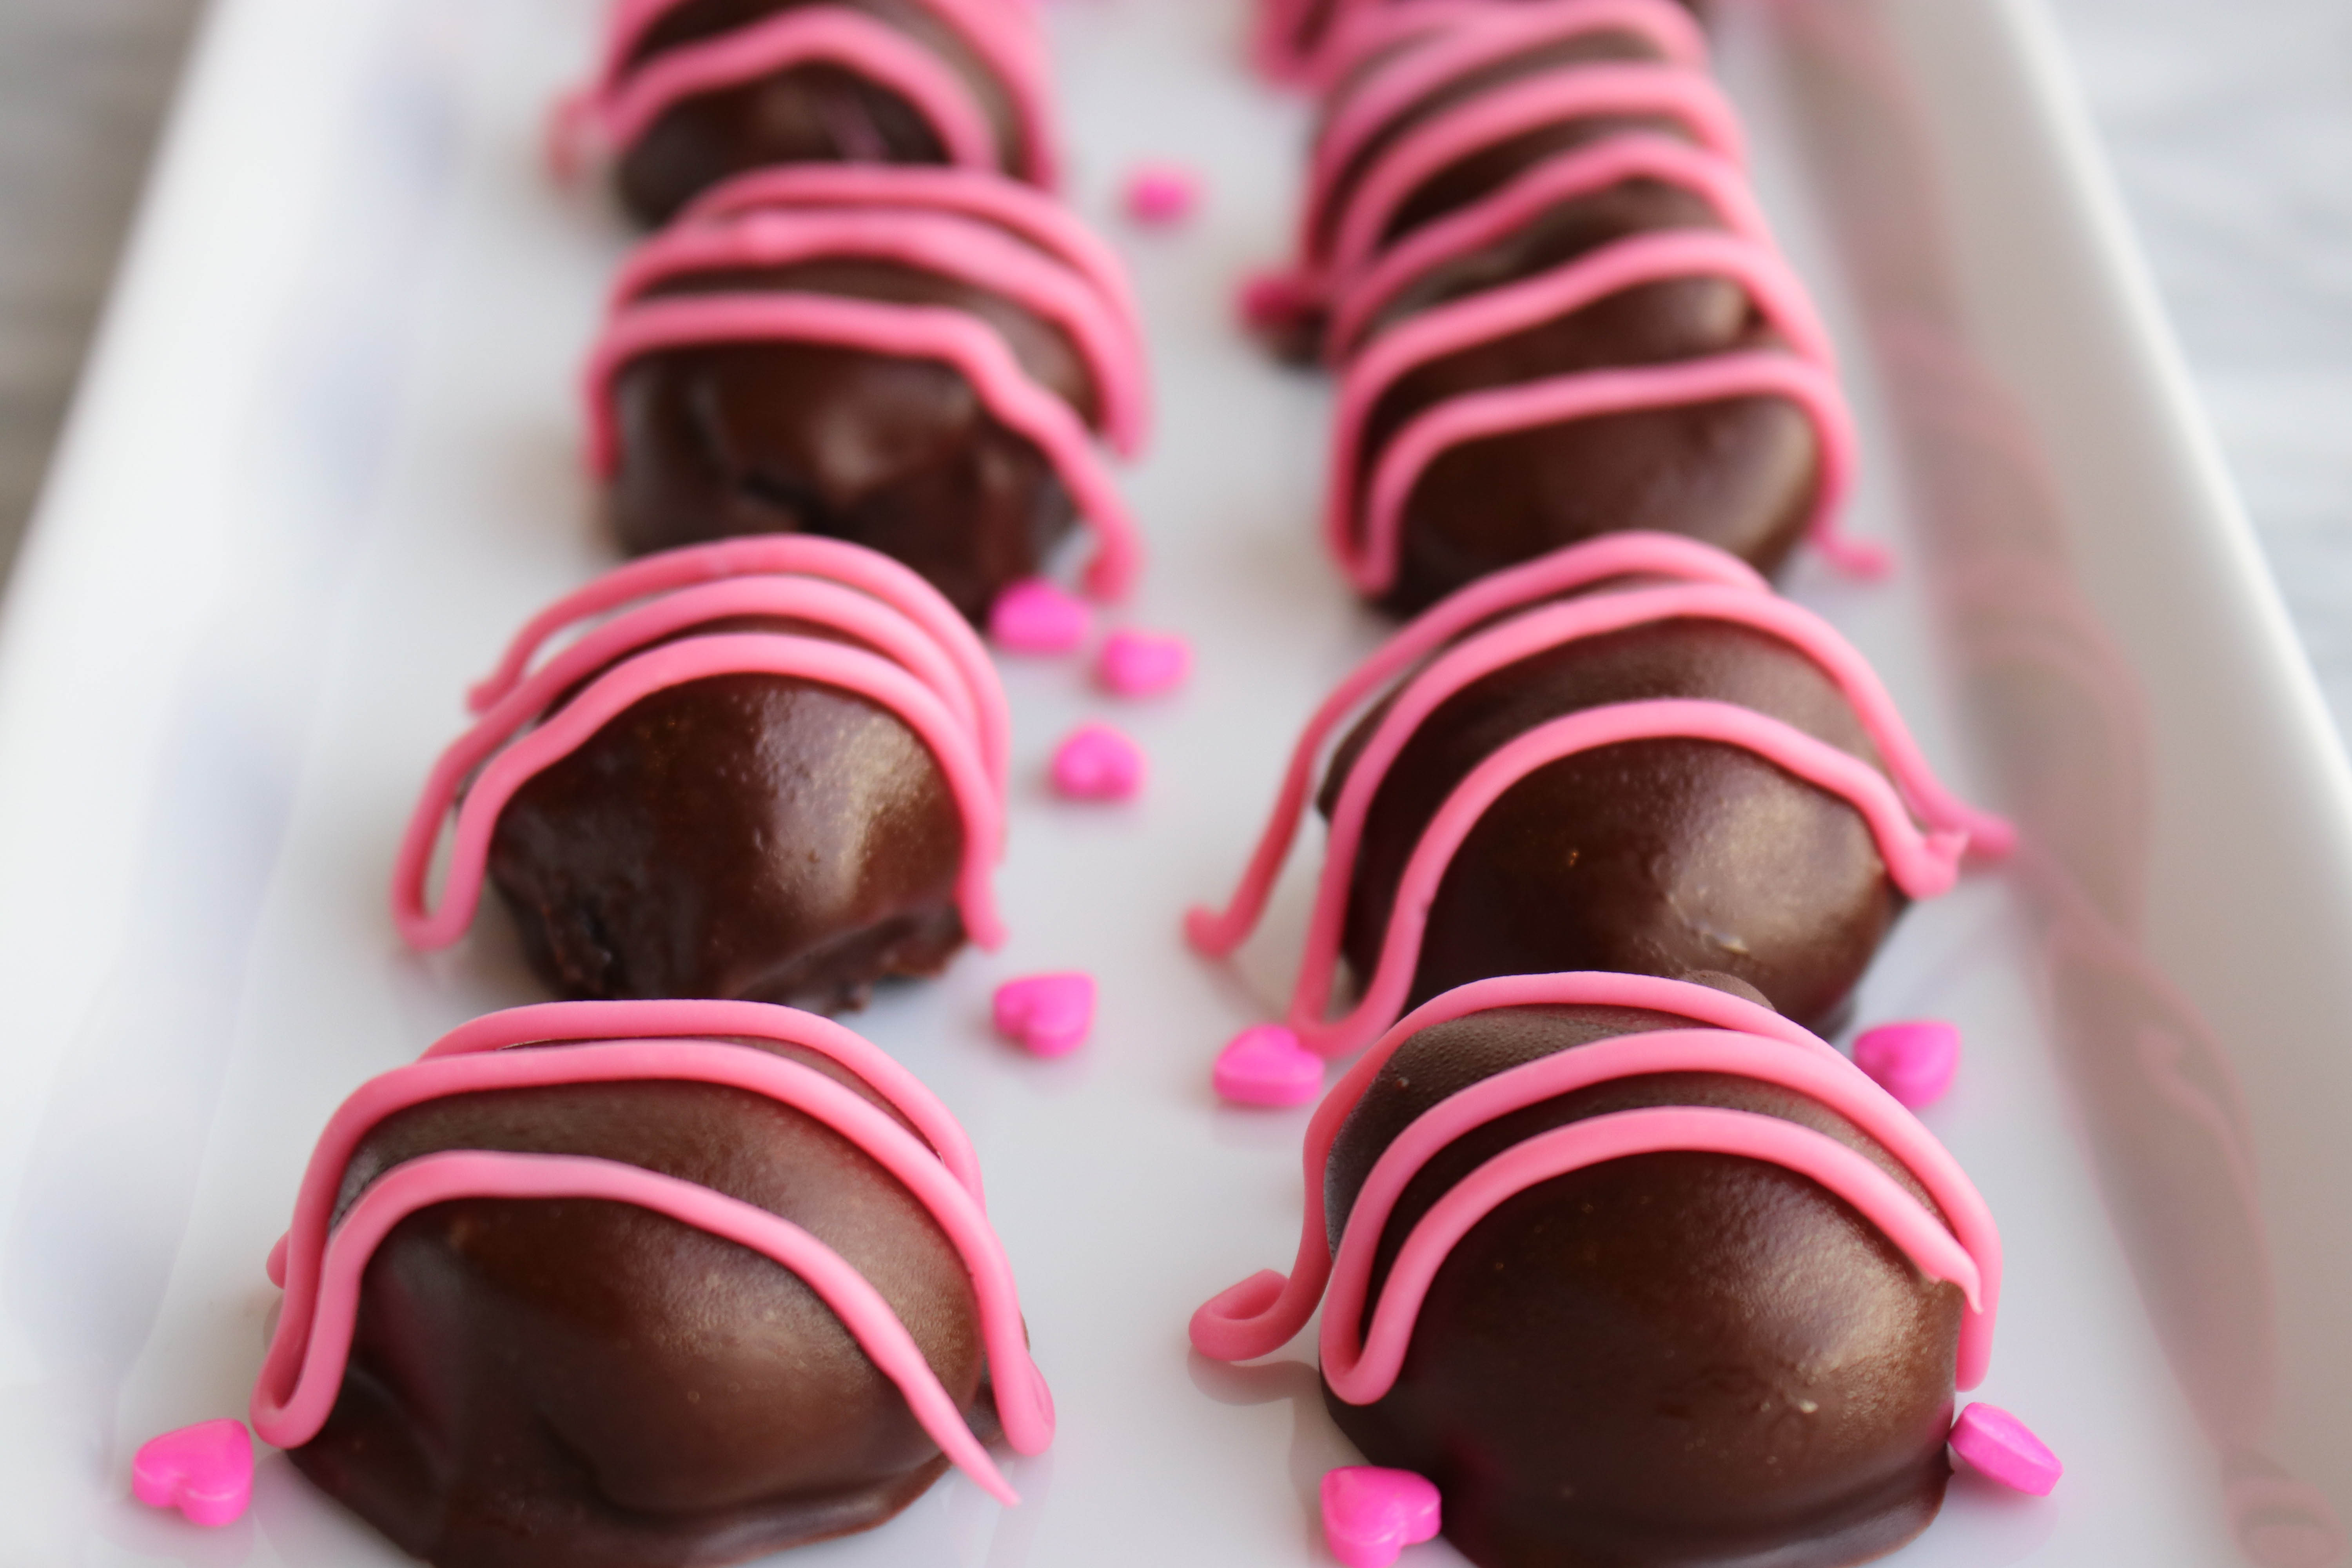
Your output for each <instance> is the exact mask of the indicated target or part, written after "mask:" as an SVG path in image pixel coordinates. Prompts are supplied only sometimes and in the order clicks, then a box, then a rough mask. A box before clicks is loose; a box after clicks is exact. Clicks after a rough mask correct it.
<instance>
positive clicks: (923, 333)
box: [586, 292, 1142, 601]
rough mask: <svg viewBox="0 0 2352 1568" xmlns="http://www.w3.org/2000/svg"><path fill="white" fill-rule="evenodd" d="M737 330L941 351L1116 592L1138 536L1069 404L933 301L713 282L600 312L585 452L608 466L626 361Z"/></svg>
mask: <svg viewBox="0 0 2352 1568" xmlns="http://www.w3.org/2000/svg"><path fill="white" fill-rule="evenodd" d="M742 342H819V343H826V344H831V345H835V346H839V347H842V348H850V349H859V350H863V351H865V352H866V353H877V354H887V355H893V356H896V357H898V358H902V359H930V360H938V361H940V362H942V363H946V364H948V365H950V366H951V367H952V368H954V369H955V370H956V371H957V372H959V373H960V374H962V375H963V377H964V378H965V379H966V380H967V381H969V382H971V385H972V389H973V390H974V391H975V392H976V393H978V394H979V395H980V399H981V401H982V404H983V405H985V406H986V407H987V409H988V411H989V413H990V414H991V415H992V416H994V417H995V418H996V419H997V420H998V421H1000V422H1001V423H1003V425H1005V426H1008V427H1009V428H1011V429H1012V430H1013V431H1014V432H1015V433H1016V434H1018V435H1020V436H1023V437H1026V438H1027V439H1028V440H1029V441H1031V442H1032V443H1034V445H1035V446H1036V447H1037V448H1038V449H1039V450H1040V451H1042V452H1043V453H1044V454H1045V458H1046V460H1047V461H1048V462H1050V463H1052V464H1053V466H1054V469H1055V472H1056V473H1057V474H1058V475H1060V477H1061V479H1062V482H1063V483H1064V484H1065V485H1066V486H1067V487H1068V488H1069V490H1070V493H1071V497H1072V499H1073V500H1075V501H1076V504H1077V508H1078V510H1079V512H1080V514H1081V515H1083V516H1084V517H1085V518H1086V520H1087V522H1088V523H1089V524H1090V525H1092V527H1093V529H1094V531H1095V539H1096V551H1095V556H1094V559H1093V560H1092V561H1091V562H1090V563H1088V564H1087V574H1086V584H1087V591H1088V592H1089V593H1091V594H1093V595H1095V596H1096V597H1097V598H1101V599H1106V600H1113V601H1116V600H1118V599H1121V598H1124V597H1125V596H1126V595H1127V592H1128V590H1129V588H1130V587H1131V586H1132V585H1133V583H1134V579H1135V574H1136V572H1137V570H1138V568H1139V565H1140V563H1141V556H1142V545H1141V542H1140V541H1139V539H1138V537H1137V535H1136V530H1135V524H1134V521H1133V520H1132V518H1131V517H1130V516H1129V512H1128V510H1127V503H1126V501H1125V500H1123V499H1122V498H1121V497H1120V495H1119V493H1118V487H1117V486H1115V485H1113V484H1112V483H1111V482H1110V478H1109V476H1108V474H1106V473H1105V472H1104V471H1103V467H1102V465H1101V463H1100V462H1098V461H1097V459H1096V457H1095V454H1094V448H1093V446H1092V444H1091V442H1090V441H1089V439H1088V437H1087V428H1086V426H1085V424H1084V423H1083V422H1082V421H1081V420H1080V419H1079V418H1078V416H1077V413H1076V410H1074V409H1073V408H1071V406H1070V405H1068V404H1066V403H1065V402H1063V401H1062V399H1061V398H1059V397H1057V396H1055V395H1054V394H1053V393H1051V392H1049V391H1047V390H1046V389H1045V388H1044V387H1042V386H1040V385H1038V384H1036V383H1035V382H1034V381H1032V380H1031V379H1030V378H1029V376H1028V374H1027V373H1026V372H1024V370H1023V369H1022V368H1021V366H1020V363H1019V362H1018V361H1016V360H1015V359H1014V358H1013V351H1012V350H1011V349H1010V348H1007V347H1006V346H1005V343H1004V340H1003V338H1001V337H999V336H997V334H996V332H995V331H994V330H993V329H992V328H991V327H990V326H989V325H988V324H987V323H986V322H984V321H981V320H980V319H979V318H978V317H976V316H972V315H970V314H968V313H966V312H964V311H961V310H946V309H943V308H940V307H937V306H929V305H884V304H877V303H876V302H874V301H872V300H850V299H843V298H839V297H837V296H832V295H822V294H798V293H790V292H776V293H764V294H710V295H700V296H693V297H686V298H678V299H665V300H646V301H644V302H642V303H640V304H636V305H632V306H630V307H629V308H628V309H627V310H623V311H621V312H620V313H619V314H617V315H615V316H614V317H613V318H612V319H611V320H610V321H607V322H606V323H605V327H604V335H603V336H602V337H601V338H600V339H599V340H598V342H597V343H596V347H595V352H594V354H593V358H592V359H591V361H590V364H589V368H588V374H587V378H586V381H587V402H588V419H589V432H590V435H589V440H590V447H589V451H590V456H591V459H592V461H593V464H594V467H595V469H596V471H597V473H599V474H600V475H604V476H608V477H609V476H610V475H611V474H612V472H613V470H614V468H615V467H616V466H617V464H618V461H619V457H620V429H619V421H618V419H617V417H616V416H615V413H614V406H613V395H614V378H615V377H616V376H617V375H618V374H619V373H620V369H621V367H622V366H623V365H625V364H626V363H629V362H630V361H631V360H634V359H636V358H638V357H640V356H642V355H645V354H650V353H660V352H661V351H663V350H665V349H675V348H688V347H705V346H712V345H719V344H727V343H742Z"/></svg>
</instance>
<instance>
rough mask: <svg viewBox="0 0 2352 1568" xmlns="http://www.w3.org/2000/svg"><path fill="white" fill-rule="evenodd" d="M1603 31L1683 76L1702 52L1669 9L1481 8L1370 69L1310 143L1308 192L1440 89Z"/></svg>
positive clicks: (1600, 1)
mask: <svg viewBox="0 0 2352 1568" xmlns="http://www.w3.org/2000/svg"><path fill="white" fill-rule="evenodd" d="M1604 30H1606V31H1614V32H1632V33H1636V34H1640V35H1642V36H1643V37H1646V38H1648V40H1649V41H1650V42H1651V43H1653V44H1654V45H1656V46H1657V47H1658V49H1659V52H1660V53H1662V54H1664V55H1665V56H1666V57H1667V58H1668V59H1669V60H1670V61H1673V62H1674V63H1675V64H1678V65H1681V66H1683V67H1684V68H1685V69H1688V68H1690V67H1691V61H1690V58H1689V57H1690V56H1691V55H1692V54H1693V53H1694V52H1696V54H1697V55H1698V56H1700V57H1701V58H1704V56H1705V52H1706V51H1705V48H1704V47H1703V46H1696V47H1695V36H1696V34H1697V32H1698V26H1697V24H1696V23H1695V22H1693V21H1692V20H1691V19H1690V16H1689V14H1688V13H1687V12H1684V11H1682V10H1680V9H1679V8H1678V7H1675V6H1672V5H1646V4H1643V3H1642V0H1583V3H1580V4H1579V5H1574V6H1572V7H1570V9H1568V10H1567V11H1565V12H1560V11H1556V10H1554V9H1552V8H1551V7H1549V6H1538V5H1486V6H1484V7H1482V8H1481V9H1478V10H1476V11H1472V12H1468V13H1465V14H1464V15H1463V16H1459V17H1457V18H1455V19H1454V21H1453V22H1452V24H1451V25H1450V26H1446V27H1445V28H1444V30H1443V31H1442V32H1436V33H1433V34H1431V35H1430V37H1429V38H1428V40H1427V41H1426V42H1424V43H1423V44H1422V45H1421V46H1420V47H1416V48H1412V49H1407V50H1403V51H1402V52H1400V53H1399V54H1398V55H1397V56H1395V57H1394V58H1391V59H1389V60H1388V61H1386V62H1384V63H1383V64H1381V65H1380V66H1379V67H1377V68H1374V69H1373V70H1372V71H1371V72H1370V74H1369V75H1368V76H1367V77H1365V79H1363V80H1362V81H1361V82H1360V83H1358V84H1357V85H1356V86H1355V87H1353V88H1352V89H1349V91H1348V93H1347V95H1346V96H1345V97H1344V98H1342V99H1340V100H1339V103H1338V106H1337V107H1336V108H1335V109H1333V110H1332V112H1331V117H1330V119H1329V120H1328V121H1326V122H1325V124H1324V127H1323V131H1322V134H1321V135H1319V136H1318V137H1317V138H1316V142H1315V152H1314V156H1313V159H1312V161H1311V163H1309V165H1308V174H1307V179H1308V182H1309V184H1311V185H1312V186H1314V187H1315V188H1317V189H1321V190H1326V191H1328V190H1329V189H1330V188H1331V187H1332V186H1333V185H1335V184H1337V183H1338V181H1339V176H1340V174H1342V173H1344V172H1345V171H1346V170H1347V168H1348V167H1349V164H1351V163H1354V162H1355V160H1356V158H1357V156H1358V155H1359V154H1360V153H1361V152H1362V151H1363V149H1364V147H1365V145H1366V144H1367V143H1368V142H1370V141H1371V140H1372V138H1373V137H1375V136H1376V135H1378V134H1379V133H1380V132H1381V129H1382V128H1383V127H1384V126H1386V125H1387V124H1388V123H1389V122H1390V121H1391V120H1393V119H1395V118H1396V117H1397V116H1398V115H1400V114H1402V113H1403V112H1404V111H1405V110H1409V109H1411V108H1412V106H1413V105H1415V104H1417V103H1419V102H1421V101H1422V100H1423V99H1425V98H1427V97H1429V96H1430V95H1431V94H1432V93H1434V92H1436V91H1437V90H1438V89H1440V88H1443V87H1444V86H1446V85H1447V84H1448V83H1450V82H1453V81H1455V80H1458V79H1461V78H1463V77H1466V76H1469V75H1471V74H1472V73H1473V72H1475V71H1478V70H1481V69H1483V68H1486V67H1488V66H1492V65H1496V64H1498V63H1501V62H1504V61H1507V60H1509V59H1511V58H1514V57H1516V56H1518V55H1521V54H1524V53H1526V52H1527V51H1528V50H1530V49H1534V48H1538V47H1541V46H1543V45H1545V44H1549V43H1552V42H1555V41H1557V40H1559V39H1563V38H1570V37H1578V36H1580V35H1582V34H1587V33H1593V32H1600V31H1604ZM1588 68H1591V67H1590V66H1588Z"/></svg>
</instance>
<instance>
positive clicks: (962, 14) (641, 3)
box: [587, 0, 1061, 189]
mask: <svg viewBox="0 0 2352 1568" xmlns="http://www.w3.org/2000/svg"><path fill="white" fill-rule="evenodd" d="M684 3H685V0H622V3H621V4H620V5H616V6H615V7H614V11H613V15H612V18H611V20H610V21H609V22H608V23H607V25H606V28H605V47H604V57H603V63H602V65H601V67H600V68H599V70H598V72H597V79H596V83H595V85H594V86H593V88H591V89H589V93H588V95H587V96H588V100H589V101H590V102H591V103H592V104H593V105H594V106H596V111H597V112H599V113H601V114H604V115H605V116H609V115H610V113H611V112H612V111H611V109H610V107H609V106H610V105H611V104H612V103H613V102H614V100H616V99H618V98H619V97H620V96H621V95H622V94H623V93H624V92H625V90H626V83H625V80H624V78H625V76H627V75H629V74H631V73H629V72H628V61H629V58H630V57H631V56H633V55H634V54H635V53H636V51H637V46H638V43H639V41H640V40H641V39H642V38H643V37H645V35H646V31H647V29H649V28H650V27H652V26H653V25H654V24H655V23H656V21H658V20H660V19H661V17H663V16H666V15H667V14H668V13H669V12H671V11H673V10H675V9H677V6H679V5H683V4H684ZM918 3H919V5H921V6H922V8H923V9H925V10H927V11H929V13H930V14H931V15H932V16H936V17H938V18H939V19H940V21H942V22H944V23H946V24H947V25H948V26H950V27H951V28H952V29H954V31H955V32H956V34H957V36H958V37H961V38H962V39H963V41H964V42H965V43H966V44H967V45H968V46H970V47H971V50H972V52H973V53H974V54H976V55H978V56H979V57H980V58H981V61H982V64H983V65H984V66H985V67H986V68H988V69H989V70H990V71H992V73H994V75H995V77H996V79H998V80H999V81H1000V82H1002V83H1003V85H1004V88H1005V89H1006V91H1007V92H1009V93H1010V94H1011V95H1012V98H1013V112H1014V115H1015V117H1016V118H1017V119H1019V121H1021V128H1022V140H1023V141H1024V143H1025V144H1026V145H1025V148H1024V151H1025V152H1026V153H1027V158H1026V163H1027V168H1026V173H1027V175H1028V177H1029V178H1030V179H1031V180H1033V181H1034V182H1035V183H1036V184H1039V185H1043V186H1045V187H1047V188H1049V189H1050V188H1051V187H1052V186H1053V185H1054V184H1055V183H1056V182H1058V180H1059V179H1060V177H1061V169H1060V164H1061V149H1060V146H1059V139H1058V136H1057V134H1056V131H1055V122H1054V116H1053V110H1052V93H1053V83H1052V79H1051V78H1052V68H1051V67H1050V65H1049V64H1048V62H1047V60H1046V58H1045V40H1044V37H1043V36H1042V35H1041V34H1040V32H1039V31H1038V28H1037V24H1036V21H1035V18H1034V16H1032V15H1029V14H1027V13H1025V12H1024V10H1023V9H1022V8H1021V7H1018V6H1013V5H1004V4H1002V0H918ZM852 15H856V13H852ZM912 42H913V40H911V39H909V40H908V43H909V44H912ZM686 47H688V48H691V47H696V46H693V45H688V46H686ZM667 52H670V53H676V52H682V51H667ZM657 63H658V61H657V60H656V61H652V62H648V65H647V67H646V68H647V69H650V68H652V66H653V65H654V64H657ZM955 86H956V89H957V90H958V91H959V92H961V93H964V94H965V95H966V96H967V97H969V94H970V89H967V88H965V87H964V86H963V84H962V82H961V79H958V80H956V82H955ZM976 109H977V106H976V105H975V110H976ZM985 123H986V121H985V117H983V118H982V124H983V125H984V124H985ZM988 145H989V155H988V157H987V159H986V165H985V166H987V167H990V168H994V167H996V166H997V158H996V153H995V137H994V134H993V132H991V133H990V135H989V142H988Z"/></svg>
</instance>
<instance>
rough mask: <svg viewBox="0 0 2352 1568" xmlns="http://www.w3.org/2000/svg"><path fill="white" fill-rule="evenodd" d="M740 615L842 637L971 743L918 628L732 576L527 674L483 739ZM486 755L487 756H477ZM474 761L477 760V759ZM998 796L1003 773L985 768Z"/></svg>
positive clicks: (862, 607) (804, 589)
mask: <svg viewBox="0 0 2352 1568" xmlns="http://www.w3.org/2000/svg"><path fill="white" fill-rule="evenodd" d="M735 616H791V617H793V618H795V619H799V620H803V621H810V622H814V623H815V624H817V625H821V626H829V627H832V628H834V629H835V630H838V631H843V632H846V633H847V634H849V635H850V636H851V637H856V639H857V640H858V641H860V642H863V643H866V644H867V645H869V646H870V647H873V649H874V650H875V651H876V652H877V653H879V654H881V655H882V657H883V658H887V659H889V660H890V661H891V662H892V663H894V664H897V665H899V666H901V667H903V668H905V669H906V670H907V672H908V674H909V675H912V676H913V677H914V678H915V679H918V680H919V681H921V682H922V683H923V685H924V687H925V688H926V689H929V692H930V693H931V695H932V696H934V697H937V698H938V699H939V700H940V701H941V702H942V703H944V704H945V705H946V706H947V708H948V710H949V711H950V713H952V714H953V715H954V717H955V719H956V721H957V722H959V723H960V724H961V725H963V726H964V728H965V729H966V730H967V731H970V732H971V733H972V734H973V735H974V736H977V735H978V734H979V733H980V715H979V713H978V712H977V711H976V710H974V708H973V706H972V701H971V691H970V690H969V689H967V688H966V687H965V686H964V683H963V680H962V677H961V672H960V671H958V670H957V668H955V666H954V664H953V663H952V662H950V660H949V658H948V657H947V655H946V654H945V653H944V652H942V651H941V650H940V647H939V645H938V644H936V643H934V642H931V641H930V640H929V639H928V638H926V637H924V636H923V635H922V628H921V627H919V626H916V625H915V624H914V623H913V622H911V621H909V620H908V619H907V618H906V617H904V616H900V615H899V614H898V612H897V611H895V610H893V609H891V608H890V607H889V606H888V605H885V604H883V603H882V602H881V601H880V600H878V599H869V598H867V597H866V596H865V595H862V594H860V593H858V592H857V591H856V589H854V588H845V587H843V586H842V585H841V584H837V583H829V582H827V581H825V580H824V579H823V578H821V577H781V576H767V577H738V578H734V579H732V580H730V581H726V582H719V583H705V584H699V585H697V586H694V587H688V588H680V589H678V590H677V591H676V592H674V593H669V594H665V595H662V596H661V597H660V598H657V599H654V600H652V601H650V602H648V603H646V604H643V605H638V606H637V607H636V608H635V609H632V610H630V611H628V612H627V613H625V614H624V615H620V616H614V618H613V619H611V620H609V621H606V622H604V624H603V625H602V626H597V627H596V628H595V629H594V630H593V631H591V632H590V633H588V634H587V635H586V636H585V637H581V638H580V639H579V640H577V641H576V642H573V643H571V644H569V645H567V646H566V647H564V648H563V650H562V652H561V653H559V654H557V655H556V656H555V657H554V658H551V659H549V660H548V661H547V662H546V663H545V664H544V665H541V667H540V668H537V669H535V670H533V671H532V672H531V675H530V679H528V680H526V681H524V682H523V683H522V684H521V685H520V686H519V687H516V688H515V689H513V690H511V691H509V693H508V694H507V695H506V697H505V698H504V699H503V700H501V701H499V703H498V704H497V705H496V706H495V707H493V708H492V709H491V710H490V712H489V714H488V715H486V716H485V718H486V722H485V723H484V725H483V726H482V728H483V730H484V731H485V732H486V733H488V732H491V731H495V732H497V733H499V734H500V735H507V734H515V733H519V732H520V731H522V730H523V729H524V728H525V727H526V726H528V725H529V724H530V722H531V721H533V720H534V719H536V718H538V717H539V715H541V713H543V712H546V711H547V710H549V709H550V708H551V707H552V706H553V705H554V703H555V700H556V699H558V698H560V697H561V696H562V695H563V693H564V692H565V691H567V690H569V689H572V687H573V686H574V685H576V684H578V683H579V682H581V681H583V680H585V679H589V678H590V677H591V676H593V675H594V674H595V673H596V672H597V671H598V670H600V669H602V668H604V666H606V665H608V664H611V663H613V662H614V661H615V660H616V659H619V658H624V657H625V656H627V655H629V654H632V653H635V652H636V651H638V650H639V649H641V648H645V647H651V646H653V645H654V644H655V643H657V642H660V641H661V640H663V639H664V638H665V637H670V636H672V635H674V634H676V633H679V632H686V631H691V630H692V629H694V628H695V627H697V626H709V624H710V623H712V622H714V621H719V620H724V619H730V618H732V617H735ZM485 754H487V753H485ZM477 760H478V759H477ZM989 777H990V779H991V780H992V782H993V783H994V784H995V786H996V788H997V791H998V793H1000V794H1002V793H1003V789H1004V787H1005V783H1006V779H1005V774H1004V773H1003V770H1002V769H1001V768H997V767H993V766H991V767H990V768H989Z"/></svg>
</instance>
